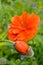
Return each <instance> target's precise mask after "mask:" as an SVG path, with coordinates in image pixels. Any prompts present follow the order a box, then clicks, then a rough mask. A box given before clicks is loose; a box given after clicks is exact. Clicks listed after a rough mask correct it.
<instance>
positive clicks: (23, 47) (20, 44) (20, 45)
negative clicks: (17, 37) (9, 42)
mask: <svg viewBox="0 0 43 65" xmlns="http://www.w3.org/2000/svg"><path fill="white" fill-rule="evenodd" d="M14 47H15V49H16V50H17V51H18V52H19V53H20V54H23V55H25V54H26V53H27V51H28V49H29V48H30V46H28V45H27V44H26V43H25V42H24V41H16V44H15V45H14Z"/></svg>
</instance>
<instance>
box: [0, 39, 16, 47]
mask: <svg viewBox="0 0 43 65" xmlns="http://www.w3.org/2000/svg"><path fill="white" fill-rule="evenodd" d="M10 45H15V42H12V41H10V40H0V46H10Z"/></svg>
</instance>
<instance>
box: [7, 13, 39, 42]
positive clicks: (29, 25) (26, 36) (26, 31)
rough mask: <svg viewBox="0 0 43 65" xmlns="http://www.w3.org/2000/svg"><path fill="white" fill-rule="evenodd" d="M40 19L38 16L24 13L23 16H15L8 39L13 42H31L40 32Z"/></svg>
mask: <svg viewBox="0 0 43 65" xmlns="http://www.w3.org/2000/svg"><path fill="white" fill-rule="evenodd" d="M39 23H40V18H39V16H37V15H36V14H34V13H32V14H30V15H29V14H28V13H27V12H23V13H22V15H21V16H14V17H12V19H11V24H10V25H9V26H10V27H9V29H8V39H10V40H11V41H17V40H22V41H25V42H27V41H28V40H31V39H32V38H33V37H34V36H35V35H36V33H37V31H38V25H39Z"/></svg>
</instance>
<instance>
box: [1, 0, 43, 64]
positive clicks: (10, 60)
mask: <svg viewBox="0 0 43 65" xmlns="http://www.w3.org/2000/svg"><path fill="white" fill-rule="evenodd" d="M23 11H26V12H28V13H30V14H31V13H32V12H34V13H35V14H37V15H39V16H40V20H41V23H40V26H39V31H38V33H37V35H36V37H34V39H32V40H30V41H28V42H27V44H29V45H31V46H32V48H33V50H34V53H35V55H34V57H32V58H25V59H24V60H23V61H22V60H21V59H20V54H19V53H18V52H16V51H15V50H14V49H13V48H11V46H10V47H9V46H6V47H5V46H0V60H2V61H3V64H2V62H1V61H0V65H43V0H0V40H6V39H7V29H8V25H9V23H10V22H11V18H12V16H14V15H21V13H22V12H23ZM1 43H3V44H4V43H6V44H8V43H9V42H0V44H1ZM5 62H6V63H5ZM4 63H5V64H4Z"/></svg>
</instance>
